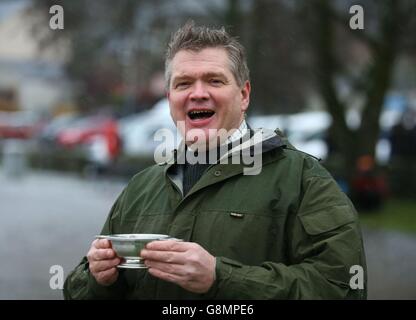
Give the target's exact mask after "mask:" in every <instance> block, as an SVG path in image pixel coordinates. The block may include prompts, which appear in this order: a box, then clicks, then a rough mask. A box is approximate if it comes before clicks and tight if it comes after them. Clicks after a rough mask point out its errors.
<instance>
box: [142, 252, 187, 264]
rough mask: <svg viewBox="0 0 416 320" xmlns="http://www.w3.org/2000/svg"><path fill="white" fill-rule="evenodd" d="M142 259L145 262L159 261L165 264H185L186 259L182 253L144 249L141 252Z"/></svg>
mask: <svg viewBox="0 0 416 320" xmlns="http://www.w3.org/2000/svg"><path fill="white" fill-rule="evenodd" d="M140 257H142V258H143V259H145V260H152V261H159V262H164V263H175V264H183V263H184V262H185V257H184V254H183V253H182V252H175V251H153V250H147V249H143V250H142V251H140Z"/></svg>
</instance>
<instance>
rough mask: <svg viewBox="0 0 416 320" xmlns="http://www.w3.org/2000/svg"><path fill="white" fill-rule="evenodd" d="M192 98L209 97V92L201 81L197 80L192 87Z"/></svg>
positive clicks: (201, 98)
mask: <svg viewBox="0 0 416 320" xmlns="http://www.w3.org/2000/svg"><path fill="white" fill-rule="evenodd" d="M189 97H190V98H191V100H206V99H208V98H209V93H208V90H207V88H206V86H205V85H204V83H202V82H201V81H197V82H195V84H194V86H193V87H192V92H191V94H190V95H189Z"/></svg>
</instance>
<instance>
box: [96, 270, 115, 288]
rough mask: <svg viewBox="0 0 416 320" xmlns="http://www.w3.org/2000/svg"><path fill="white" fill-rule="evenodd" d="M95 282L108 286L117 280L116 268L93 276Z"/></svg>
mask: <svg viewBox="0 0 416 320" xmlns="http://www.w3.org/2000/svg"><path fill="white" fill-rule="evenodd" d="M93 275H94V278H95V280H97V282H98V283H100V284H102V285H110V284H112V283H114V282H115V281H116V280H117V277H118V270H117V268H111V269H107V270H104V271H101V272H98V273H95V274H93Z"/></svg>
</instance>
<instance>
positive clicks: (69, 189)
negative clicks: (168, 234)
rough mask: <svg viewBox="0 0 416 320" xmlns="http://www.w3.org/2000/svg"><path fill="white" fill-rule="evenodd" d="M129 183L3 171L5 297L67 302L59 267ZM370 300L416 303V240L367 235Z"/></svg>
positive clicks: (72, 260)
mask: <svg viewBox="0 0 416 320" xmlns="http://www.w3.org/2000/svg"><path fill="white" fill-rule="evenodd" d="M124 185H125V181H109V180H86V179H82V178H80V177H77V176H75V175H65V174H57V173H51V172H28V173H27V174H25V175H24V176H23V177H22V178H21V179H11V178H8V177H7V176H5V174H4V172H2V171H1V168H0V261H1V262H0V266H1V267H0V270H1V272H0V299H61V298H62V292H61V290H52V289H51V288H50V287H49V280H50V277H51V274H50V273H49V269H50V267H51V266H52V265H61V266H62V267H63V269H64V272H65V275H66V274H67V272H68V271H70V270H71V269H72V268H73V267H74V266H75V265H76V264H77V263H78V260H79V258H80V257H81V256H82V255H84V254H85V253H86V251H87V249H88V247H89V243H90V242H91V240H92V239H93V237H94V235H95V234H97V233H98V232H99V231H100V229H101V226H102V223H103V221H104V219H105V217H106V215H107V213H108V211H109V209H110V207H111V205H112V203H113V201H114V200H115V198H116V197H117V195H118V194H119V192H120V191H121V189H122V187H123V186H124ZM364 240H365V246H366V253H367V260H368V261H367V263H368V270H369V298H370V299H416V274H415V270H416V250H415V248H416V237H413V236H408V235H403V234H400V233H394V232H383V231H376V230H364Z"/></svg>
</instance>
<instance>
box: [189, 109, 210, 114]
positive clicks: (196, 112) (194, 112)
mask: <svg viewBox="0 0 416 320" xmlns="http://www.w3.org/2000/svg"><path fill="white" fill-rule="evenodd" d="M207 112H209V113H211V112H213V111H210V110H198V111H197V110H195V111H191V114H201V113H207Z"/></svg>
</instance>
